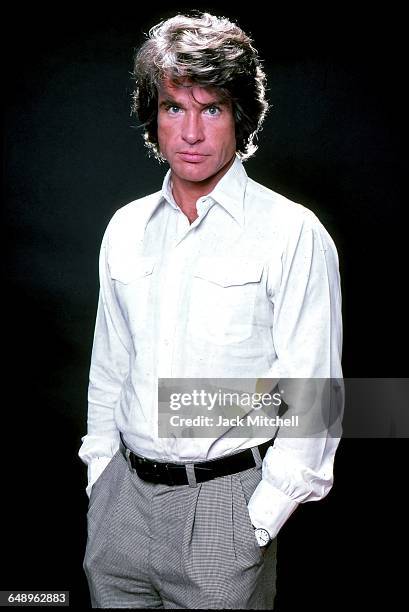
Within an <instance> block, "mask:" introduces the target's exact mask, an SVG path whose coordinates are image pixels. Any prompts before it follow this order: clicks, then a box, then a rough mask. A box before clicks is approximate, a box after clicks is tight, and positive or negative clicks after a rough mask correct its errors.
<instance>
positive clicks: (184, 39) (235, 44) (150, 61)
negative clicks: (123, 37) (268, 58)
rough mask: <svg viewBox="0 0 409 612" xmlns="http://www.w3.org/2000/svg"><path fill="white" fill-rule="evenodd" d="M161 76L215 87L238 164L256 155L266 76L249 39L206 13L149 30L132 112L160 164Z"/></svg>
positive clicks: (137, 71) (225, 21) (138, 64)
mask: <svg viewBox="0 0 409 612" xmlns="http://www.w3.org/2000/svg"><path fill="white" fill-rule="evenodd" d="M165 77H168V78H170V79H171V81H172V82H174V83H175V84H182V83H183V82H184V81H186V79H188V80H190V81H192V82H194V83H195V84H197V85H200V86H202V87H217V88H218V89H220V90H221V92H222V94H224V95H226V96H227V97H228V98H229V99H230V100H231V102H232V109H233V115H234V119H235V126H236V143H237V144H236V149H237V154H238V155H239V156H240V157H241V159H243V160H244V159H247V158H248V157H250V156H251V155H253V153H254V152H255V151H256V150H257V146H256V145H255V143H254V139H255V137H256V135H257V133H258V132H259V130H260V129H261V126H262V123H263V120H264V117H265V115H266V112H267V110H268V103H267V101H266V97H265V83H266V77H265V73H264V71H263V69H262V66H261V62H260V60H259V57H258V52H257V51H256V49H255V48H254V47H253V46H252V40H251V39H250V38H249V37H248V36H247V35H246V34H245V33H244V32H243V30H241V29H240V28H239V27H238V26H237V25H235V24H234V23H232V22H231V21H229V20H228V19H226V18H225V17H215V16H214V15H210V14H209V13H199V14H198V15H195V16H188V15H176V16H175V17H172V18H171V19H168V20H166V21H162V22H160V23H159V24H157V25H156V26H154V27H153V28H151V29H150V30H149V34H148V39H147V40H146V41H145V42H144V44H143V45H142V46H141V48H140V49H139V51H138V52H137V54H136V56H135V63H134V71H133V78H134V79H135V81H136V88H135V91H134V92H133V96H132V98H133V103H132V112H133V113H135V114H136V115H137V116H138V118H139V121H140V122H141V123H142V124H143V126H144V128H145V131H144V139H145V143H146V145H147V147H148V148H149V149H150V150H151V151H152V152H153V154H154V156H155V157H156V158H157V159H159V160H161V161H162V160H163V157H162V155H161V153H160V150H159V144H158V126H157V112H158V87H159V85H160V83H161V82H162V81H163V79H164V78H165Z"/></svg>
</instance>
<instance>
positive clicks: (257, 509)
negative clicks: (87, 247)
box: [79, 14, 342, 609]
mask: <svg viewBox="0 0 409 612" xmlns="http://www.w3.org/2000/svg"><path fill="white" fill-rule="evenodd" d="M135 78H136V84H137V87H136V91H135V94H134V110H135V111H136V112H137V113H138V116H139V119H140V121H141V122H142V123H143V124H144V126H145V141H146V143H147V145H148V147H149V148H150V149H151V150H152V151H153V152H154V154H155V156H156V157H157V158H158V159H164V160H166V161H167V162H168V163H169V166H170V170H169V172H168V173H167V175H166V177H165V179H164V183H163V187H162V190H161V191H160V192H158V193H155V194H152V195H149V196H147V197H145V198H142V199H140V200H138V201H135V202H131V203H130V204H128V205H127V206H124V207H123V208H121V209H120V210H119V211H117V212H116V214H115V215H114V217H113V218H112V220H111V222H110V223H109V225H108V228H107V230H106V233H105V235H104V238H103V242H102V248H101V257H100V300H99V306H98V313H97V321H96V327H95V337H94V346H93V352H92V359H91V370H90V385H89V412H88V433H87V435H86V436H85V437H84V438H83V444H82V446H81V449H80V452H79V455H80V457H81V459H82V460H83V461H84V462H85V463H86V464H87V465H88V479H89V484H88V487H87V493H88V495H90V502H89V510H88V541H87V549H86V554H85V560H84V569H85V572H86V574H87V578H88V582H89V587H90V593H91V600H92V605H93V606H94V607H114V608H115V607H131V608H132V607H139V608H150V607H152V608H160V607H165V608H193V609H194V608H210V609H219V608H236V609H238V608H244V609H250V608H259V609H272V608H273V602H274V595H275V566H276V544H277V533H278V532H279V530H280V528H281V527H282V525H283V524H284V523H285V521H286V520H287V518H288V517H289V516H290V514H291V513H292V512H293V511H294V510H295V509H296V507H297V506H298V504H299V503H302V502H305V501H311V500H318V499H321V498H322V497H323V496H324V495H326V494H327V493H328V491H329V489H330V488H331V485H332V479H333V476H332V464H333V459H334V454H335V450H336V447H337V443H338V439H337V438H334V437H331V436H330V435H329V432H326V434H325V435H320V436H318V437H317V436H316V437H313V438H308V437H291V436H288V435H285V434H284V431H285V428H280V427H277V428H275V429H274V430H270V433H269V435H268V436H266V435H259V436H257V437H256V438H254V437H252V436H248V437H240V433H238V432H237V436H235V437H232V436H231V435H230V436H229V435H227V436H226V435H220V436H219V437H217V436H216V437H214V438H208V437H206V438H201V437H190V438H187V437H182V438H178V437H175V436H173V437H160V436H159V435H158V392H157V388H158V387H157V386H158V379H159V378H172V379H173V378H184V379H189V378H196V379H197V378H213V377H217V378H231V379H237V380H239V379H244V378H246V379H251V378H254V379H270V380H271V379H277V380H278V379H285V378H287V379H294V378H300V379H301V378H303V379H330V378H338V377H340V376H341V375H342V374H341V365H340V355H341V314H340V308H341V298H340V288H339V274H338V260H337V254H336V250H335V247H334V244H333V242H332V240H331V238H330V236H329V235H328V233H327V232H326V230H325V229H324V228H323V226H322V225H321V224H320V222H319V221H318V219H317V218H316V217H315V215H314V214H313V213H312V212H310V211H308V210H307V209H305V208H304V207H302V206H300V205H298V204H295V203H292V202H290V201H288V200H287V199H285V198H284V197H282V196H280V195H278V194H276V193H274V192H272V191H270V190H268V189H266V188H264V187H263V186H261V185H259V184H257V183H255V182H254V181H252V180H251V179H250V178H248V176H247V174H246V172H245V170H244V168H243V164H242V160H244V159H246V158H247V157H249V156H250V155H251V154H252V153H253V152H254V151H255V148H256V147H255V145H254V136H255V135H256V133H257V131H258V130H259V129H260V127H261V124H262V122H263V119H264V116H265V113H266V110H267V103H266V101H265V76H264V73H263V71H262V69H261V65H260V62H259V60H258V56H257V52H256V50H255V49H254V48H253V46H252V44H251V41H250V39H249V38H248V37H247V36H246V35H245V34H244V32H243V31H242V30H241V29H240V28H239V27H238V26H236V25H234V24H232V23H231V22H229V21H228V20H227V19H220V18H216V17H214V16H212V15H209V14H203V15H199V16H197V17H186V16H181V15H178V16H176V17H174V18H172V19H169V20H167V21H165V22H163V23H161V24H159V25H158V26H156V27H155V28H153V29H152V30H151V31H150V33H149V38H148V40H147V41H146V42H145V44H144V45H143V46H142V48H141V49H140V50H139V52H138V54H137V56H136V61H135ZM237 429H238V428H237ZM233 435H234V433H233Z"/></svg>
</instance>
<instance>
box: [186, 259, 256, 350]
mask: <svg viewBox="0 0 409 612" xmlns="http://www.w3.org/2000/svg"><path fill="white" fill-rule="evenodd" d="M262 273H263V263H262V262H260V261H254V260H253V261H249V260H247V259H244V258H238V257H235V258H218V257H206V258H202V259H200V260H199V262H198V264H197V267H196V270H195V271H194V274H193V282H192V293H191V302H190V311H189V325H188V328H189V332H190V333H191V334H192V335H193V336H196V337H201V338H202V339H204V340H208V341H210V342H212V343H214V344H231V343H237V342H242V341H244V340H246V339H247V338H249V337H250V336H251V335H252V332H253V325H254V313H255V305H256V300H257V296H258V293H259V291H260V281H261V277H262Z"/></svg>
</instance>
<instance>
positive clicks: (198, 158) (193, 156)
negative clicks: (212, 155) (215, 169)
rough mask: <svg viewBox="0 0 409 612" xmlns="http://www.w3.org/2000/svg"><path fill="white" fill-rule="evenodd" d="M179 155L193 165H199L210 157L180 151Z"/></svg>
mask: <svg viewBox="0 0 409 612" xmlns="http://www.w3.org/2000/svg"><path fill="white" fill-rule="evenodd" d="M178 155H179V156H180V158H181V159H183V161H186V162H191V163H199V162H201V161H203V160H204V159H206V157H208V155H203V153H190V152H188V151H180V152H179V153H178Z"/></svg>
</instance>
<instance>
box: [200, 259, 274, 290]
mask: <svg viewBox="0 0 409 612" xmlns="http://www.w3.org/2000/svg"><path fill="white" fill-rule="evenodd" d="M262 273H263V263H262V262H261V261H249V260H248V259H240V258H239V257H235V258H234V259H226V258H221V257H204V258H202V259H201V260H200V261H199V263H198V266H197V269H196V272H195V276H196V277H198V278H204V279H205V280H208V281H210V282H212V283H216V284H217V285H221V286H222V287H231V286H234V285H245V284H246V283H258V282H259V280H260V278H261V275H262Z"/></svg>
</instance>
